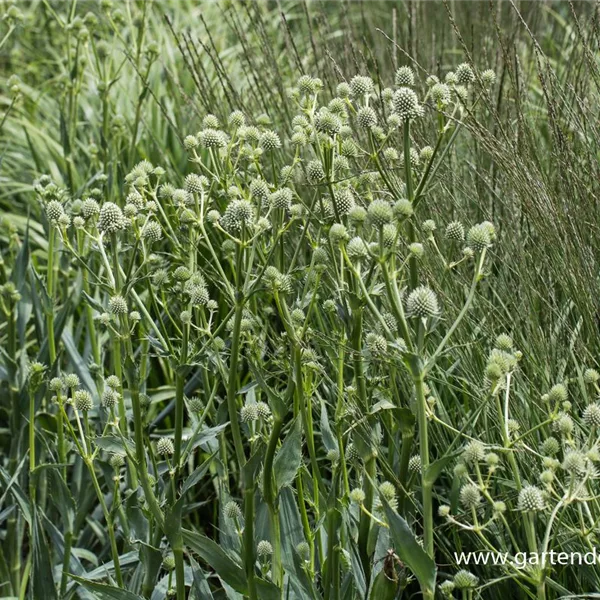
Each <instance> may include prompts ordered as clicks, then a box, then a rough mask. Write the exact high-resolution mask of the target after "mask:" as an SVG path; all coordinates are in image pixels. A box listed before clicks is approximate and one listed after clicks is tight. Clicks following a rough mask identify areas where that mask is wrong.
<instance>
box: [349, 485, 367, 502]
mask: <svg viewBox="0 0 600 600" xmlns="http://www.w3.org/2000/svg"><path fill="white" fill-rule="evenodd" d="M365 498H366V495H365V493H364V491H363V490H362V489H361V488H354V489H353V490H352V491H351V492H350V500H352V502H354V503H355V504H362V503H363V502H364V501H365Z"/></svg>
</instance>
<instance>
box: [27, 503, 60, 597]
mask: <svg viewBox="0 0 600 600" xmlns="http://www.w3.org/2000/svg"><path fill="white" fill-rule="evenodd" d="M38 510H39V509H38V508H37V507H36V505H35V504H34V505H33V536H32V554H33V565H32V568H31V578H32V582H31V583H32V585H31V589H32V592H33V597H34V598H44V599H47V600H57V596H56V588H55V586H54V578H53V577H52V563H51V562H50V552H49V551H48V543H47V542H46V539H45V536H44V529H43V527H42V524H41V522H40V515H39V514H38Z"/></svg>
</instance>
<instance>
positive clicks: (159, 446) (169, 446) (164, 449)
mask: <svg viewBox="0 0 600 600" xmlns="http://www.w3.org/2000/svg"><path fill="white" fill-rule="evenodd" d="M156 451H157V452H158V453H159V454H160V455H161V456H170V455H171V454H173V453H174V452H175V447H174V446H173V440H172V439H171V438H168V437H161V438H160V439H159V440H158V442H156Z"/></svg>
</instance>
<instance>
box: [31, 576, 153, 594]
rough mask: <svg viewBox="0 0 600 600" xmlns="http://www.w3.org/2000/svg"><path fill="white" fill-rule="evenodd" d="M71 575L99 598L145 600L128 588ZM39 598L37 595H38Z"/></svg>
mask: <svg viewBox="0 0 600 600" xmlns="http://www.w3.org/2000/svg"><path fill="white" fill-rule="evenodd" d="M71 577H72V578H73V579H74V580H75V581H77V582H78V583H80V584H81V585H82V586H83V587H84V588H85V589H86V590H88V591H89V592H92V594H94V596H96V598H98V599H99V600H143V598H142V597H141V596H138V595H137V594H134V593H133V592H129V591H128V590H122V589H120V588H116V587H114V586H112V585H106V584H104V583H96V582H95V581H89V580H88V579H84V578H83V577H77V575H71ZM39 597H40V598H46V596H43V595H41V596H39ZM36 598H37V596H36Z"/></svg>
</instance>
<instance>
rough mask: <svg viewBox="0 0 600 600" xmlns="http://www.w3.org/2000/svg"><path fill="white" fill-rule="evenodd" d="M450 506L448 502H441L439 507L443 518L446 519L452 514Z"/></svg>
mask: <svg viewBox="0 0 600 600" xmlns="http://www.w3.org/2000/svg"><path fill="white" fill-rule="evenodd" d="M450 510H451V509H450V507H449V506H448V505H447V504H440V506H439V507H438V515H439V516H440V517H442V519H445V518H446V517H447V516H449V515H450Z"/></svg>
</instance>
